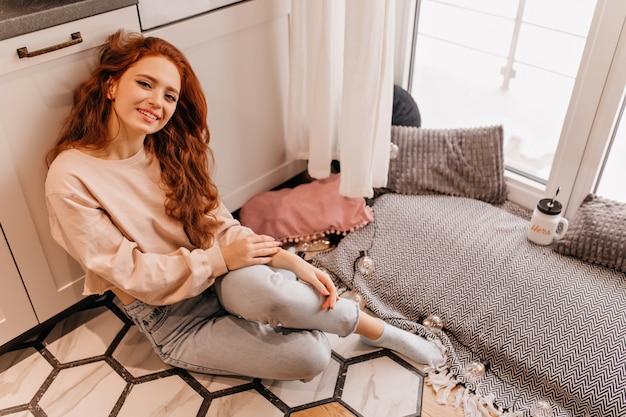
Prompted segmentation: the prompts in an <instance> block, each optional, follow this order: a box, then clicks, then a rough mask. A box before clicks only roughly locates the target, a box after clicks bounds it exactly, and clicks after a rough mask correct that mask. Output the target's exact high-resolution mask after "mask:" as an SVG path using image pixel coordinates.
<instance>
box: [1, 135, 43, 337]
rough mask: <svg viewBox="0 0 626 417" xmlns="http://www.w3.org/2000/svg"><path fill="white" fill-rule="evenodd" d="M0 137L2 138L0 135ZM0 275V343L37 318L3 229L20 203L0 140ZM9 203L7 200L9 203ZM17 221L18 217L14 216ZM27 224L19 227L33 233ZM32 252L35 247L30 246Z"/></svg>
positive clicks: (24, 329) (6, 153) (17, 188)
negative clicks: (0, 281)
mask: <svg viewBox="0 0 626 417" xmlns="http://www.w3.org/2000/svg"><path fill="white" fill-rule="evenodd" d="M0 139H3V138H2V137H1V135H0ZM0 179H1V182H0V184H1V186H2V188H1V189H0V201H2V204H1V205H0V277H1V279H2V290H1V291H0V345H3V344H4V343H6V342H8V341H9V340H11V339H13V338H14V337H15V336H17V335H19V334H21V333H23V332H25V331H26V330H28V329H29V328H31V327H33V326H35V325H36V324H37V317H36V316H35V312H34V311H33V308H32V306H31V304H30V300H29V299H28V295H27V294H26V288H24V283H23V282H22V278H21V277H20V273H19V271H18V269H17V266H16V265H15V262H14V260H13V255H12V254H11V248H10V247H9V244H8V239H7V237H6V235H5V233H4V229H5V228H6V229H11V228H12V226H13V225H12V223H13V222H12V217H13V214H14V213H13V212H12V210H15V209H17V210H24V209H25V208H26V203H25V202H24V200H23V198H21V197H22V195H21V192H20V188H19V184H18V182H17V176H16V175H15V170H14V168H13V162H12V161H11V158H10V157H9V154H8V152H7V149H6V146H5V143H4V142H3V141H0ZM9 202H10V203H11V204H10V206H9ZM18 221H19V219H18ZM29 226H30V225H29V224H27V225H26V226H25V229H24V230H23V231H24V232H25V234H27V235H28V234H31V237H32V236H33V229H32V227H29ZM33 249H34V251H33V252H34V253H36V252H37V247H34V248H33Z"/></svg>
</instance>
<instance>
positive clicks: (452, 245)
mask: <svg viewBox="0 0 626 417" xmlns="http://www.w3.org/2000/svg"><path fill="white" fill-rule="evenodd" d="M373 209H374V217H375V220H374V221H373V222H372V223H370V224H369V225H367V226H366V227H365V228H363V229H360V230H357V231H355V232H351V233H350V234H349V235H347V236H346V237H344V238H343V239H342V240H341V241H340V243H339V244H338V246H337V247H336V248H335V249H334V250H332V251H329V252H327V253H323V254H320V255H318V256H317V257H315V258H314V259H313V261H312V262H313V263H314V264H315V265H317V266H318V267H322V268H325V269H326V270H328V271H329V272H330V273H331V274H332V275H333V276H334V277H335V278H336V279H337V281H338V284H339V285H345V286H347V287H349V288H351V289H353V290H355V291H357V292H359V293H360V294H361V295H362V296H363V298H364V300H365V301H366V306H367V307H368V308H369V309H371V310H372V311H373V312H374V313H376V314H377V315H379V316H380V317H382V318H383V319H385V320H387V321H389V322H390V323H392V324H395V325H397V326H399V327H402V328H404V329H407V330H412V331H415V332H417V333H418V334H421V335H424V336H427V337H430V338H435V339H437V340H439V341H440V342H441V343H442V344H443V345H444V346H445V347H446V348H447V349H448V351H447V352H448V357H447V362H446V366H445V367H443V368H441V369H439V370H432V371H431V372H430V373H429V376H428V378H427V381H428V383H430V384H431V385H432V386H433V388H435V390H436V391H437V392H438V395H439V396H440V398H441V397H443V398H445V396H447V395H448V394H449V393H450V391H451V389H452V388H453V387H454V386H457V387H458V386H459V385H458V384H462V387H464V388H462V389H458V390H455V391H454V393H453V394H449V395H457V393H458V394H459V396H458V397H457V403H458V405H459V406H460V407H464V408H466V415H473V414H470V413H471V412H472V410H470V408H472V407H473V410H474V411H475V412H476V414H475V415H482V414H479V411H477V410H478V409H479V408H481V407H487V408H491V409H492V411H494V412H497V413H498V414H499V415H510V416H513V415H515V416H525V417H528V416H530V409H531V407H532V406H533V404H534V403H536V401H538V400H546V401H547V402H548V403H549V404H550V405H551V406H552V408H553V410H554V412H553V413H554V414H553V415H555V416H560V417H566V416H567V417H573V416H597V417H623V416H624V415H625V414H624V413H625V410H626V276H625V274H624V273H621V272H617V271H615V270H612V269H608V268H604V267H601V266H596V265H592V264H589V263H586V262H583V261H580V260H578V259H576V258H572V257H568V256H564V255H560V254H557V253H555V252H554V251H553V250H552V248H550V247H544V246H538V245H534V244H532V243H530V242H528V240H527V238H526V230H527V227H528V220H527V219H525V218H522V217H519V216H517V215H514V214H511V213H509V212H508V211H506V210H503V209H501V208H498V207H495V206H492V205H490V204H487V203H484V202H482V201H478V200H475V199H468V198H463V197H450V196H432V195H428V196H425V195H415V196H411V195H399V194H385V195H382V196H380V197H378V198H377V199H376V200H375V203H374V204H373ZM363 254H366V255H367V256H369V257H371V258H372V259H373V260H374V261H375V267H374V270H373V272H372V273H370V274H369V275H362V274H361V273H359V272H358V271H355V262H356V261H357V259H358V258H359V257H361V256H363ZM431 314H435V315H438V316H440V317H441V318H442V319H443V321H444V329H443V331H438V330H435V331H431V330H429V329H428V328H425V327H424V326H422V325H421V324H420V323H422V321H423V319H424V318H425V317H427V316H429V315H431ZM471 361H488V363H489V364H490V368H489V370H488V372H487V374H486V376H485V377H484V378H483V379H481V380H478V381H473V380H468V379H467V378H466V377H465V376H464V370H466V366H467V365H468V363H470V362H471ZM514 412H516V413H518V414H513V413H514ZM506 413H509V414H506Z"/></svg>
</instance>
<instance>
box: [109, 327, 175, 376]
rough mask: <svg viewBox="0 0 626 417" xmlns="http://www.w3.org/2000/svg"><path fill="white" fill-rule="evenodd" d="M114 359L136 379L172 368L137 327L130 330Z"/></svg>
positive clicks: (116, 351) (114, 353)
mask: <svg viewBox="0 0 626 417" xmlns="http://www.w3.org/2000/svg"><path fill="white" fill-rule="evenodd" d="M113 357H114V358H115V359H117V361H118V362H119V363H121V364H122V366H124V368H126V370H127V371H128V372H130V373H131V374H132V375H133V376H134V377H135V378H137V377H140V376H144V375H149V374H153V373H155V372H160V371H165V370H167V369H170V368H171V366H169V365H167V364H165V363H164V362H163V361H162V360H161V358H159V356H158V355H157V354H156V353H155V352H154V349H153V348H152V345H151V344H150V342H149V341H148V339H147V338H146V336H144V335H143V333H141V332H140V331H139V329H138V328H137V326H132V327H131V328H130V329H128V332H127V333H126V334H125V335H124V337H123V338H122V341H121V342H120V344H119V345H118V346H117V348H116V349H115V351H114V352H113Z"/></svg>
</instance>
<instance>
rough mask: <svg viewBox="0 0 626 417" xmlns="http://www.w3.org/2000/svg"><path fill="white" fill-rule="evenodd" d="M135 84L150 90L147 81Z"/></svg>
mask: <svg viewBox="0 0 626 417" xmlns="http://www.w3.org/2000/svg"><path fill="white" fill-rule="evenodd" d="M137 84H139V85H141V86H142V87H146V88H150V83H149V82H147V81H141V80H140V81H137Z"/></svg>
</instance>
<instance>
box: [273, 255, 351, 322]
mask: <svg viewBox="0 0 626 417" xmlns="http://www.w3.org/2000/svg"><path fill="white" fill-rule="evenodd" d="M270 265H271V266H274V267H276V268H282V269H287V270H289V271H291V272H293V273H294V274H296V276H297V277H298V279H299V280H300V281H303V282H306V283H307V284H310V285H311V286H312V287H313V288H315V290H316V291H317V292H318V293H320V294H321V295H323V296H325V297H326V299H325V300H324V302H323V303H322V310H327V309H329V308H330V309H333V308H335V302H336V301H337V300H338V299H339V296H338V295H337V288H336V287H335V284H334V283H333V281H332V279H331V278H330V275H328V274H327V273H326V272H324V271H322V270H321V269H318V268H316V267H314V266H313V265H311V264H310V263H308V262H307V261H305V260H304V259H302V258H301V257H299V256H298V255H296V254H294V253H291V252H288V251H286V250H281V251H280V252H279V253H277V254H276V255H274V257H273V258H272V262H270Z"/></svg>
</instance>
